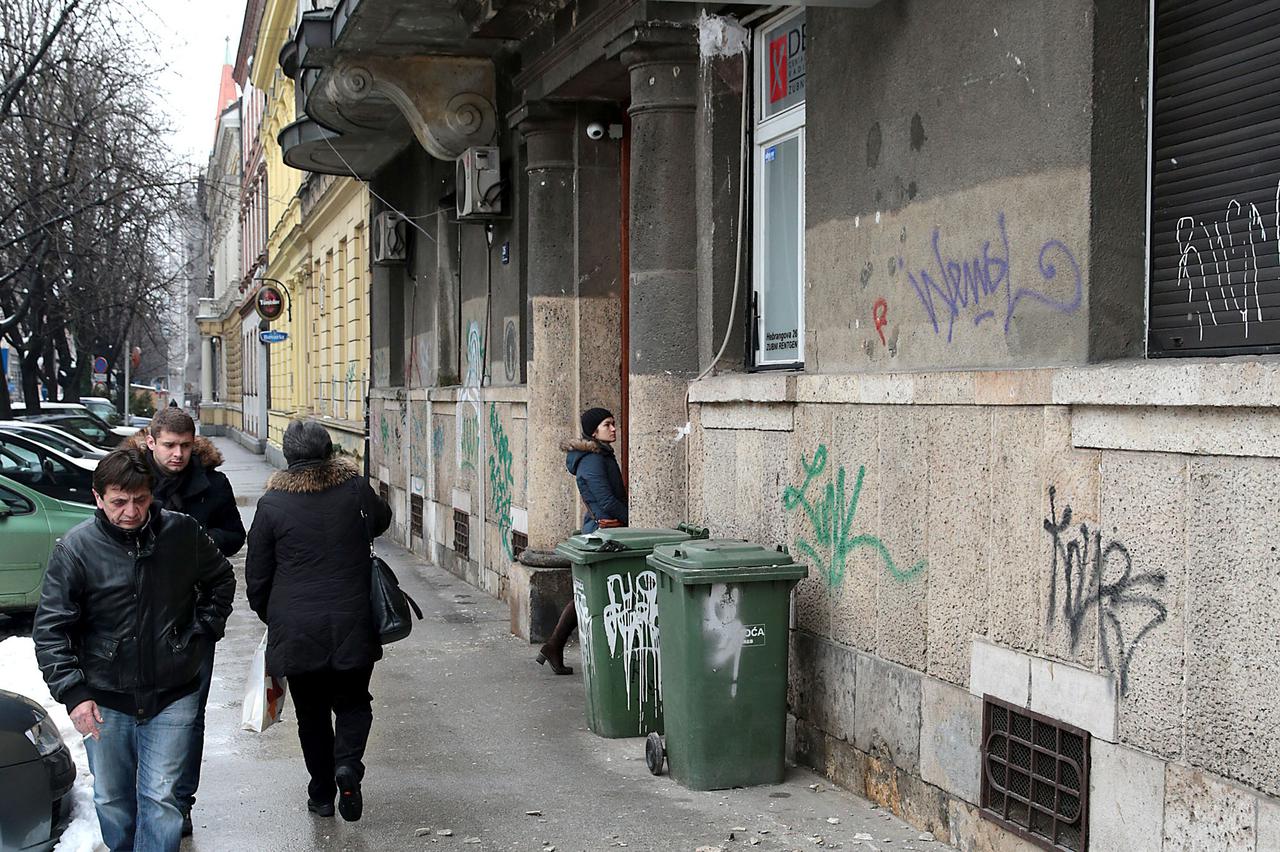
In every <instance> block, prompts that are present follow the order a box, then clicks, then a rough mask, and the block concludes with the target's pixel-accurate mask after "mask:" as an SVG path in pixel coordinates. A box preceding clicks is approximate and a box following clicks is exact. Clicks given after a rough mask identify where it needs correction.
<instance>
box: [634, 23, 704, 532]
mask: <svg viewBox="0 0 1280 852" xmlns="http://www.w3.org/2000/svg"><path fill="white" fill-rule="evenodd" d="M637 35H638V36H639V38H640V39H642V40H641V41H638V42H636V43H634V44H632V45H630V46H627V47H626V48H625V49H623V50H622V52H621V58H622V61H623V63H624V64H625V65H626V66H627V68H628V70H629V72H630V75H631V107H630V110H629V111H630V114H631V162H630V173H631V206H630V248H631V256H630V261H631V262H630V279H631V281H630V286H631V292H630V318H631V319H630V352H629V353H628V355H629V358H630V361H629V375H630V379H629V385H630V386H629V394H628V396H629V408H630V418H629V419H630V422H629V424H628V437H629V440H630V446H629V447H628V458H629V461H630V493H629V495H628V496H629V503H630V507H629V508H630V512H631V524H632V526H669V525H671V524H673V523H676V522H677V521H680V520H683V519H684V517H685V515H686V514H687V496H688V495H687V491H688V483H687V479H688V475H687V459H686V452H687V447H688V441H687V439H684V438H683V437H680V439H679V440H677V438H678V436H683V432H681V431H680V430H681V429H683V427H684V426H685V424H686V423H687V422H688V419H689V417H688V412H687V405H686V397H685V394H686V390H687V387H688V382H689V380H690V379H692V378H693V377H694V376H695V375H696V374H697V370H698V361H697V352H698V348H697V341H698V327H697V316H698V299H697V222H696V215H695V209H694V208H695V201H696V198H695V191H694V189H695V183H696V179H695V173H694V164H695V151H694V132H695V117H694V105H695V98H696V94H697V83H698V65H697V47H696V42H695V33H694V32H693V31H692V30H689V29H687V28H675V27H673V28H670V29H663V30H659V31H657V32H654V31H645V32H644V33H638V34H637Z"/></svg>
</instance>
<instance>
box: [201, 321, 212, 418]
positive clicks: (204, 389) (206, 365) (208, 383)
mask: <svg viewBox="0 0 1280 852" xmlns="http://www.w3.org/2000/svg"><path fill="white" fill-rule="evenodd" d="M200 402H201V404H207V403H210V402H213V338H211V337H208V336H202V337H201V338H200Z"/></svg>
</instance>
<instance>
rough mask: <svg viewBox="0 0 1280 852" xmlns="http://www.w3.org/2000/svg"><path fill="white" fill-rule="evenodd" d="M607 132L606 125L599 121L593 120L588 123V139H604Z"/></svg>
mask: <svg viewBox="0 0 1280 852" xmlns="http://www.w3.org/2000/svg"><path fill="white" fill-rule="evenodd" d="M604 133H605V128H604V125H603V124H601V123H600V122H598V121H593V122H591V123H590V124H588V125H587V138H588V139H603V138H604Z"/></svg>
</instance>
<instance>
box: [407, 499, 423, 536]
mask: <svg viewBox="0 0 1280 852" xmlns="http://www.w3.org/2000/svg"><path fill="white" fill-rule="evenodd" d="M409 534H410V535H416V536H417V537H418V538H422V498H421V497H419V496H418V495H417V494H412V495H410V496H409Z"/></svg>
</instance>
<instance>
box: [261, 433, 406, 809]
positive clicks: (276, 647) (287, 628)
mask: <svg viewBox="0 0 1280 852" xmlns="http://www.w3.org/2000/svg"><path fill="white" fill-rule="evenodd" d="M282 444H283V449H284V457H285V461H287V462H288V465H289V466H288V469H287V470H282V471H278V472H277V473H275V474H273V475H272V476H271V478H270V479H269V480H267V491H266V493H265V494H263V495H262V497H261V498H260V499H259V500H258V508H257V513H256V514H255V516H254V519H253V525H252V526H251V527H250V529H249V552H248V557H247V560H246V562H245V588H246V591H247V592H248V596H249V605H250V606H251V607H253V611H254V612H256V613H257V614H258V617H259V618H261V619H262V620H263V621H264V622H265V623H266V624H267V673H268V674H271V675H275V676H277V677H286V678H288V680H289V692H290V693H291V694H292V695H293V706H294V709H295V711H296V712H297V714H298V740H299V742H300V743H301V744H302V757H303V760H304V761H305V762H306V765H307V771H308V772H309V773H310V775H311V782H310V783H309V784H308V785H307V809H308V810H310V811H311V812H312V813H314V814H318V815H320V816H333V800H334V796H335V795H337V796H338V812H339V813H341V814H342V818H343V819H345V820H347V821H354V820H358V819H360V814H361V812H362V811H363V807H364V804H363V797H362V794H361V792H360V783H361V781H362V780H363V778H364V763H363V758H364V750H365V744H366V742H367V741H368V738H369V729H370V727H371V726H372V724H373V706H372V701H373V696H371V695H370V694H369V679H370V678H371V677H372V675H373V664H374V663H375V662H377V661H378V660H379V659H381V658H382V645H381V643H380V642H379V639H378V634H377V632H376V630H375V628H374V623H373V610H372V607H371V603H370V598H369V595H370V578H371V566H370V562H369V540H370V538H374V537H377V536H379V535H381V534H382V533H383V532H384V531H385V530H386V529H387V527H388V526H390V524H391V509H390V508H389V507H388V506H387V504H386V502H385V501H384V500H383V499H382V498H381V497H379V496H378V495H377V494H376V493H374V490H373V489H372V488H371V487H369V481H368V480H367V479H365V478H364V477H363V476H361V475H360V474H359V472H358V471H357V470H356V466H355V465H354V464H352V463H351V462H349V461H346V460H344V459H341V458H336V457H334V455H333V442H332V441H331V439H330V438H329V433H328V432H327V431H325V428H324V427H323V426H321V425H320V424H319V423H316V422H315V421H311V420H295V421H294V422H292V423H290V424H289V427H288V428H287V429H286V430H285V433H284V440H283V441H282Z"/></svg>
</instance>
